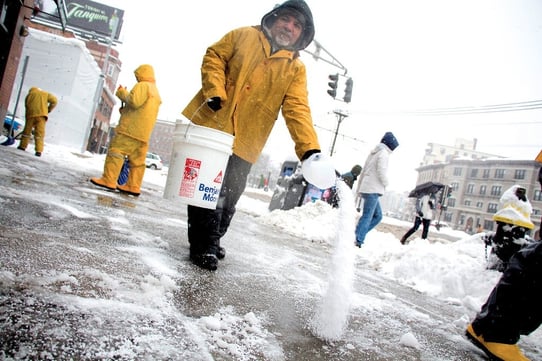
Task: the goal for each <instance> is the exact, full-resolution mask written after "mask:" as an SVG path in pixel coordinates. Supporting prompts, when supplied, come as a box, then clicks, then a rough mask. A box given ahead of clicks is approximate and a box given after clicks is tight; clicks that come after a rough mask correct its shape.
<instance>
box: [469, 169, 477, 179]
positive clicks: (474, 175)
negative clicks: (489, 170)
mask: <svg viewBox="0 0 542 361" xmlns="http://www.w3.org/2000/svg"><path fill="white" fill-rule="evenodd" d="M477 176H478V168H474V169H471V170H470V177H471V178H476V177H477Z"/></svg>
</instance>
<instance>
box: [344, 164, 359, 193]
mask: <svg viewBox="0 0 542 361" xmlns="http://www.w3.org/2000/svg"><path fill="white" fill-rule="evenodd" d="M361 170H362V167H361V165H359V164H356V165H355V166H353V167H352V169H351V170H350V172H346V173H344V174H343V175H341V178H342V180H343V181H344V183H346V185H347V186H348V187H350V189H352V187H354V183H355V182H356V180H357V179H358V176H359V175H360V173H361Z"/></svg>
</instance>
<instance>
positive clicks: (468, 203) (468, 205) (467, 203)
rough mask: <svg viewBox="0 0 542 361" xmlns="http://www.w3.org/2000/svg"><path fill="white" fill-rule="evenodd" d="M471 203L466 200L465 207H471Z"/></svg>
mask: <svg viewBox="0 0 542 361" xmlns="http://www.w3.org/2000/svg"><path fill="white" fill-rule="evenodd" d="M471 203H472V202H471V200H470V199H465V206H466V207H470V205H471Z"/></svg>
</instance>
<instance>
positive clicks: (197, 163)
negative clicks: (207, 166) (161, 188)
mask: <svg viewBox="0 0 542 361" xmlns="http://www.w3.org/2000/svg"><path fill="white" fill-rule="evenodd" d="M200 168H201V160H197V159H192V158H186V161H185V163H184V172H183V179H182V181H181V189H180V190H179V195H180V196H181V197H187V198H192V197H194V191H195V190H196V184H197V182H198V176H199V171H200Z"/></svg>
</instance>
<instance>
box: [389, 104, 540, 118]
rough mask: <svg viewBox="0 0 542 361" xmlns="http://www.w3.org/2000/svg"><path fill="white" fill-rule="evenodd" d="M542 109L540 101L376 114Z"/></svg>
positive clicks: (440, 113) (420, 114)
mask: <svg viewBox="0 0 542 361" xmlns="http://www.w3.org/2000/svg"><path fill="white" fill-rule="evenodd" d="M537 109H542V100H530V101H524V102H515V103H504V104H493V105H482V106H465V107H451V108H434V109H416V110H402V111H395V112H386V111H384V112H378V113H399V114H409V115H418V116H425V115H429V116H437V115H465V114H484V113H501V112H516V111H528V110H537Z"/></svg>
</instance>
